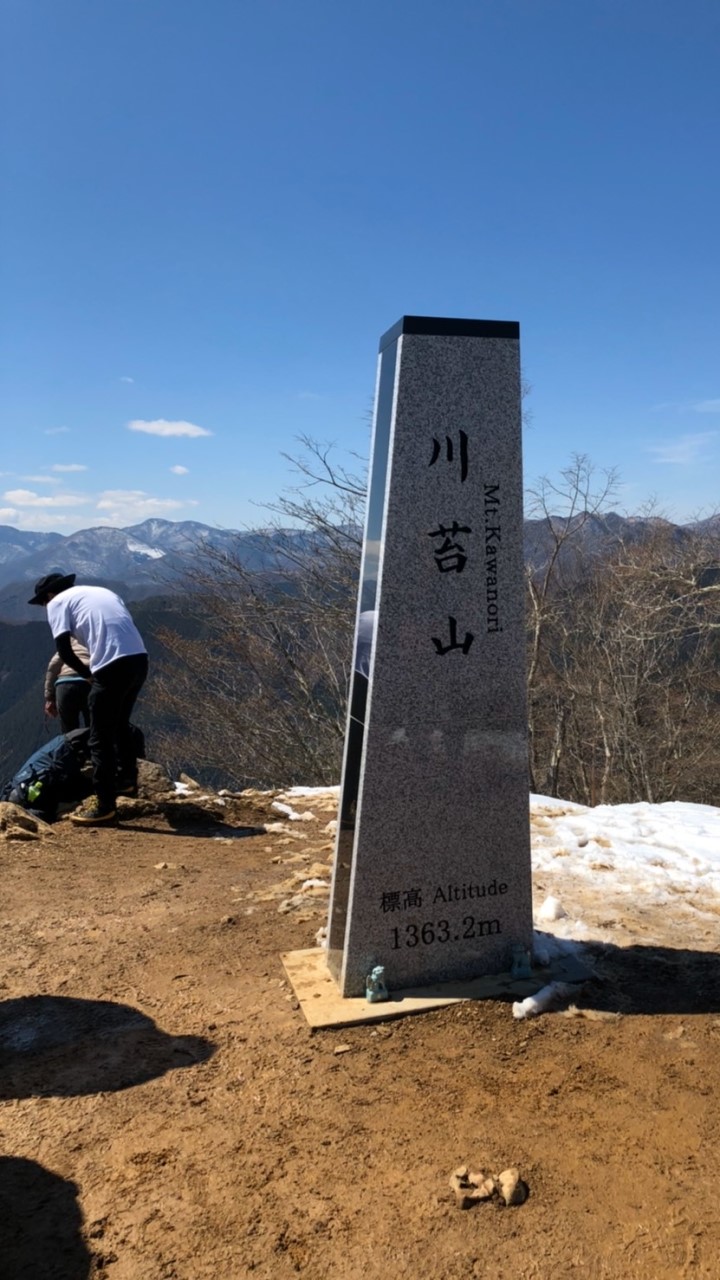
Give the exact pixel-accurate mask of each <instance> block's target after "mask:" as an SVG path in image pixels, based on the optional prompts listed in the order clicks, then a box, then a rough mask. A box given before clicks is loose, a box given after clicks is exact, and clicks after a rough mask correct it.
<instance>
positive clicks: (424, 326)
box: [379, 316, 520, 351]
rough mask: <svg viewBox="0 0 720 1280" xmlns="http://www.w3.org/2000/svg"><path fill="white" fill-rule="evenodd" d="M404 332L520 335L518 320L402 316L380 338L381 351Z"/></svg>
mask: <svg viewBox="0 0 720 1280" xmlns="http://www.w3.org/2000/svg"><path fill="white" fill-rule="evenodd" d="M403 333H422V334H430V335H432V336H433V337H452V338H511V339H515V340H516V341H517V339H518V338H519V337H520V325H519V323H518V321H517V320H454V319H443V318H442V317H441V316H402V318H401V319H400V320H398V322H397V324H394V325H393V326H392V328H391V329H388V330H387V332H386V333H384V334H383V336H382V338H381V339H380V348H379V349H380V351H383V350H384V349H385V347H388V346H389V345H390V343H391V342H397V339H398V338H399V337H400V335H401V334H403Z"/></svg>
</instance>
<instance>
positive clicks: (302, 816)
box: [270, 800, 315, 822]
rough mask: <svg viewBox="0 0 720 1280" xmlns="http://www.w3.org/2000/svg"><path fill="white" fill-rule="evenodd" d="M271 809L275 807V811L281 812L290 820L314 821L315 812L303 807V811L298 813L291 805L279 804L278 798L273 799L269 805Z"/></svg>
mask: <svg viewBox="0 0 720 1280" xmlns="http://www.w3.org/2000/svg"><path fill="white" fill-rule="evenodd" d="M270 808H271V809H275V811H276V812H277V813H282V814H283V815H284V816H285V817H286V818H288V819H289V821H290V822H314V820H315V814H314V813H311V812H310V810H309V809H305V810H304V812H303V813H298V812H297V810H295V809H293V808H292V805H289V804H281V803H280V801H279V800H273V802H272V804H271V805H270Z"/></svg>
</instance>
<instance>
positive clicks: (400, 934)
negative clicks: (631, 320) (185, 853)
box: [327, 316, 532, 997]
mask: <svg viewBox="0 0 720 1280" xmlns="http://www.w3.org/2000/svg"><path fill="white" fill-rule="evenodd" d="M522 536H523V513H522V461H521V427H520V364H519V326H518V325H517V324H515V323H513V322H509V321H491V320H452V319H450V320H448V319H433V318H432V317H425V316H405V317H404V318H403V319H402V320H400V321H399V322H398V324H396V325H395V326H394V328H392V329H390V330H389V331H388V332H387V333H386V334H385V335H384V337H383V338H382V339H381V342H380V360H379V368H378V380H377V392H376V406H375V422H374V430H373V451H372V463H371V475H370V490H369V496H368V513H367V522H366V531H365V545H364V553H363V565H362V572H361V584H360V600H359V609H358V617H359V619H360V615H364V616H363V618H362V624H361V626H360V631H362V630H363V629H365V630H367V626H368V623H369V622H370V623H372V621H373V619H368V617H367V614H368V612H369V611H375V635H374V643H373V647H372V653H371V658H370V664H369V675H368V676H367V677H365V676H364V675H362V674H360V673H358V672H357V671H356V672H355V673H354V676H353V685H352V688H351V697H350V704H351V705H350V716H349V719H348V734H347V737H346V745H345V760H344V765H343V783H342V792H341V809H340V821H339V823H338V839H337V849H336V859H335V871H334V877H333V886H332V896H331V903H330V918H329V930H328V933H329V938H328V953H327V965H328V967H329V970H330V973H331V974H332V975H333V978H334V979H335V981H336V982H337V984H338V986H339V990H340V995H341V996H343V997H351V996H363V995H364V994H365V990H366V979H367V976H368V974H369V973H370V972H371V970H372V969H373V968H374V967H375V966H377V965H382V966H383V968H384V971H385V975H384V976H385V982H386V984H387V987H388V989H389V991H390V993H391V995H392V993H393V992H397V991H401V990H404V989H408V988H418V987H424V986H428V985H431V984H439V983H443V984H449V983H458V982H463V981H465V980H468V979H473V978H478V977H482V976H484V975H491V974H498V973H503V972H507V971H508V970H510V967H511V964H512V960H513V954H514V949H515V948H522V950H523V951H524V952H528V951H529V950H530V948H531V946H532V914H531V880H530V836H529V803H528V789H529V788H528V771H527V713H526V701H525V699H526V688H525V627H524V588H523V556H522ZM357 644H358V640H357V633H356V655H357ZM356 660H357V656H356ZM363 721H364V724H363Z"/></svg>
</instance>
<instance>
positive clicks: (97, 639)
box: [47, 587, 147, 671]
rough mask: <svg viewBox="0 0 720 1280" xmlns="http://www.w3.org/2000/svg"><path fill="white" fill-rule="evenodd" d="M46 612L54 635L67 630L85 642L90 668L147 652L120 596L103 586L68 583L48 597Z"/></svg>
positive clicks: (93, 669) (92, 669)
mask: <svg viewBox="0 0 720 1280" xmlns="http://www.w3.org/2000/svg"><path fill="white" fill-rule="evenodd" d="M47 616H48V622H49V623H50V630H51V631H52V633H53V637H54V638H55V639H57V637H58V636H61V635H63V634H64V633H65V632H66V631H69V632H70V634H71V635H73V636H75V637H76V638H77V639H78V640H80V641H81V642H82V644H84V645H85V648H86V649H87V650H88V652H89V654H90V663H89V666H90V670H91V671H99V670H100V669H101V667H106V666H108V664H109V663H110V662H115V661H116V659H117V658H129V657H131V656H132V655H133V654H135V653H146V652H147V650H146V648H145V645H144V644H143V642H142V636H141V635H140V632H139V631H138V629H137V627H136V626H135V623H134V622H133V620H132V618H131V617H130V614H129V613H128V611H127V609H126V608H125V605H124V604H123V602H122V600H121V599H120V597H119V596H116V595H115V592H114V591H108V589H107V587H68V589H67V591H61V592H60V594H59V595H57V596H55V597H54V599H52V600H50V601H49V603H48V606H47Z"/></svg>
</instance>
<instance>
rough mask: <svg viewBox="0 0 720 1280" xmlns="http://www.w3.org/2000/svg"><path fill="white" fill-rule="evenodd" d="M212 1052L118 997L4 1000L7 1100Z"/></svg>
mask: <svg viewBox="0 0 720 1280" xmlns="http://www.w3.org/2000/svg"><path fill="white" fill-rule="evenodd" d="M213 1052H214V1045H213V1044H212V1041H210V1040H205V1039H204V1038H203V1037H202V1036H172V1035H168V1034H167V1033H166V1032H164V1031H161V1030H160V1029H159V1028H158V1027H156V1026H155V1023H154V1022H153V1021H152V1018H148V1017H147V1015H146V1014H144V1013H141V1012H140V1010H139V1009H133V1008H132V1006H130V1005H125V1004H116V1003H115V1002H114V1001H111V1000H81V999H77V998H74V997H69V996H21V997H20V998H19V999H13V1000H4V1001H2V1002H0V1099H3V1100H4V1099H8V1098H32V1097H73V1096H76V1095H80V1094H88V1093H101V1092H102V1093H108V1092H113V1091H115V1090H118V1089H128V1088H130V1087H131V1086H132V1085H137V1084H143V1083H144V1082H145V1081H146V1080H153V1079H155V1078H156V1077H157V1076H162V1075H165V1073H166V1072H167V1071H176V1070H178V1069H179V1068H182V1067H192V1066H195V1065H196V1064H197V1063H200V1062H205V1061H206V1060H207V1059H208V1058H209V1057H210V1056H211V1055H212V1054H213ZM1 1274H2V1269H1V1268H0V1275H1ZM40 1274H41V1273H38V1277H39V1276H40Z"/></svg>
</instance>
